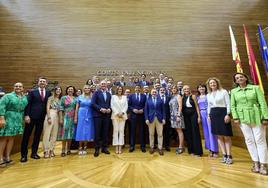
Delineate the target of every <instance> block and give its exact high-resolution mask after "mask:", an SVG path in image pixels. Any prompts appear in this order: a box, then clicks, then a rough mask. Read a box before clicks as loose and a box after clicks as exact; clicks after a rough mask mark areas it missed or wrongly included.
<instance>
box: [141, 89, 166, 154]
mask: <svg viewBox="0 0 268 188" xmlns="http://www.w3.org/2000/svg"><path fill="white" fill-rule="evenodd" d="M144 115H145V120H146V121H145V122H146V124H147V125H148V127H149V139H150V148H151V149H150V154H153V153H154V133H155V129H156V132H157V141H158V150H159V154H160V155H164V153H163V150H162V147H163V126H164V124H165V119H166V112H165V105H164V103H163V101H162V99H161V98H160V97H159V96H158V95H157V91H156V89H152V90H151V97H150V98H149V99H148V100H147V101H146V104H145V108H144Z"/></svg>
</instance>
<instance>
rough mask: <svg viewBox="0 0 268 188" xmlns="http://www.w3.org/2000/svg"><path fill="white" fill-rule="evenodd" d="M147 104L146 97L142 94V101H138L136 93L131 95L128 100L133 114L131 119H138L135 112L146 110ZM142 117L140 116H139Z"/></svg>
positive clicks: (129, 108)
mask: <svg viewBox="0 0 268 188" xmlns="http://www.w3.org/2000/svg"><path fill="white" fill-rule="evenodd" d="M145 102H146V96H145V95H144V94H142V93H140V100H137V99H136V93H133V94H131V95H129V98H128V110H129V111H130V113H131V116H130V117H131V118H132V119H134V118H136V117H137V114H135V113H134V112H133V110H134V109H138V110H140V109H143V110H144V106H145ZM139 115H140V114H139Z"/></svg>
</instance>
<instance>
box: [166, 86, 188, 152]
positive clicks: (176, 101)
mask: <svg viewBox="0 0 268 188" xmlns="http://www.w3.org/2000/svg"><path fill="white" fill-rule="evenodd" d="M171 92H172V97H171V99H170V101H169V108H170V123H171V127H172V128H173V129H176V132H177V134H178V136H179V147H178V148H176V154H181V153H183V152H184V135H183V131H182V130H183V129H185V124H184V119H183V115H182V97H181V96H180V95H179V94H178V88H177V87H176V86H173V87H172V89H171Z"/></svg>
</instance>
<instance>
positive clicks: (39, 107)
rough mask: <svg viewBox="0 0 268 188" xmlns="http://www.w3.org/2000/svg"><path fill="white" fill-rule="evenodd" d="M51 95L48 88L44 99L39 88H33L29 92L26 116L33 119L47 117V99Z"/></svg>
mask: <svg viewBox="0 0 268 188" xmlns="http://www.w3.org/2000/svg"><path fill="white" fill-rule="evenodd" d="M49 96H50V92H49V91H47V90H46V94H45V99H44V100H43V101H42V99H41V95H40V92H39V89H34V90H31V91H30V92H29V93H28V96H27V99H28V105H27V107H26V108H25V116H29V117H30V118H31V119H36V120H38V119H41V120H43V119H45V116H46V113H47V109H46V106H47V100H48V97H49Z"/></svg>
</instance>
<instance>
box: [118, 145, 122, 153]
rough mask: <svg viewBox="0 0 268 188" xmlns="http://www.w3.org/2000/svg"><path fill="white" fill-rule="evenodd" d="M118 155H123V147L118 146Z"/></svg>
mask: <svg viewBox="0 0 268 188" xmlns="http://www.w3.org/2000/svg"><path fill="white" fill-rule="evenodd" d="M118 154H122V146H118Z"/></svg>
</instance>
